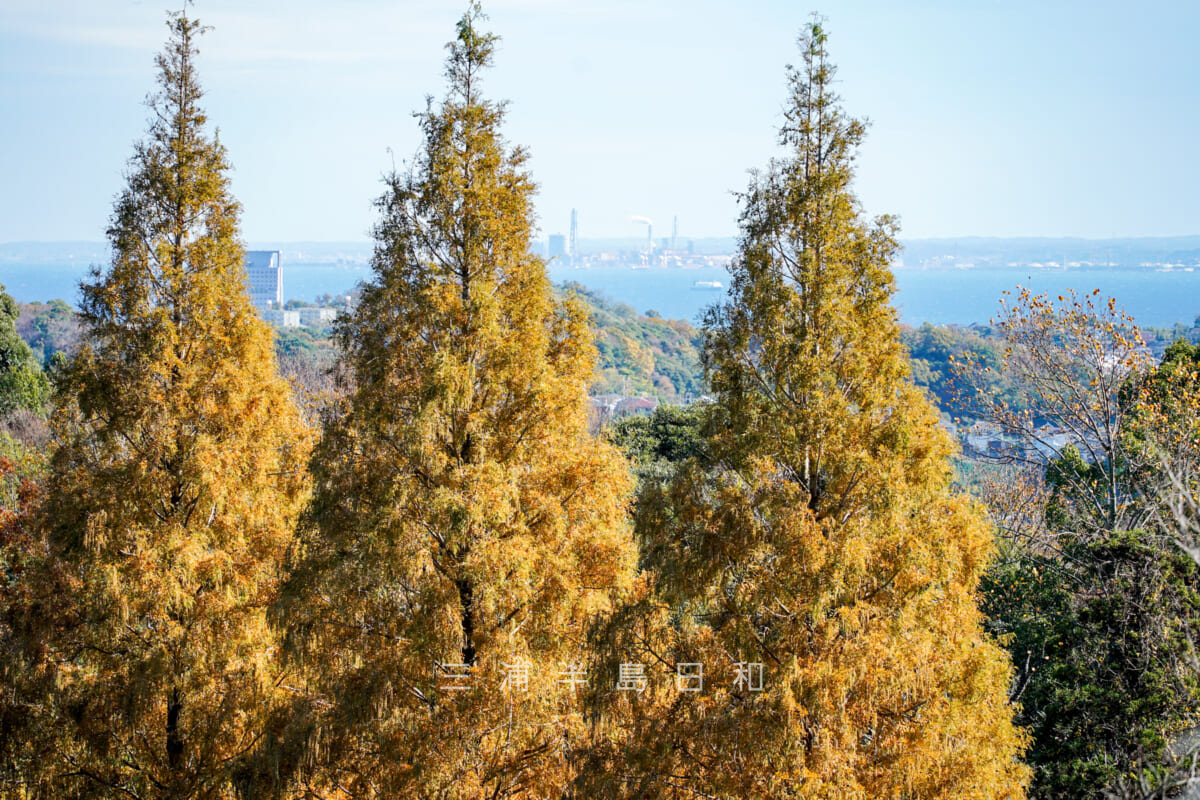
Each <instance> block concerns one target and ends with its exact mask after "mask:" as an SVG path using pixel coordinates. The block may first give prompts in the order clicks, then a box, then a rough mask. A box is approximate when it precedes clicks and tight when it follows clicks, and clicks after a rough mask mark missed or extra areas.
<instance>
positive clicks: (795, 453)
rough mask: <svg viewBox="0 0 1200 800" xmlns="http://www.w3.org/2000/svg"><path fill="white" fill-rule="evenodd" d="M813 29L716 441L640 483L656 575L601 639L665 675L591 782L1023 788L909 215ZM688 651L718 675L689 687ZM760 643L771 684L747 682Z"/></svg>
mask: <svg viewBox="0 0 1200 800" xmlns="http://www.w3.org/2000/svg"><path fill="white" fill-rule="evenodd" d="M802 47H803V56H804V64H803V66H802V67H800V68H799V69H796V70H793V71H792V73H791V79H792V98H793V102H792V105H791V106H790V107H789V109H788V111H787V117H786V122H785V125H784V128H783V131H782V133H781V139H782V141H783V143H784V144H785V145H787V146H788V147H789V148H791V156H790V157H789V158H788V159H786V160H782V161H779V162H775V163H773V164H772V165H771V166H770V168H769V169H768V170H767V171H766V172H764V173H760V174H758V175H756V177H755V180H754V182H753V184H752V185H751V188H750V190H749V192H748V193H747V194H746V195H745V196H744V197H743V201H744V212H743V216H742V231H743V241H742V247H741V253H740V255H739V257H738V259H737V260H736V262H735V264H734V267H733V272H734V281H733V287H732V300H731V302H730V303H729V304H727V305H725V306H723V307H721V308H718V309H717V310H715V311H713V312H712V313H710V315H709V317H708V319H707V322H706V327H707V339H706V349H705V363H706V366H707V369H708V375H709V379H710V381H711V383H712V387H713V389H714V391H715V393H716V394H717V396H718V399H717V402H716V404H715V405H714V406H713V408H712V409H711V413H710V418H709V421H708V436H709V447H708V458H707V459H706V460H704V461H692V462H690V463H688V464H686V465H685V466H684V467H683V468H682V469H680V470H679V471H678V473H677V474H676V475H675V477H674V478H673V479H672V480H671V481H669V482H665V483H663V484H658V485H656V484H651V485H650V486H648V487H647V488H646V490H645V492H644V493H643V496H642V498H641V500H640V503H639V513H638V519H637V529H638V532H639V534H640V537H641V540H642V542H643V546H644V550H645V560H646V562H647V564H648V566H649V567H650V572H649V574H648V579H647V582H646V585H645V587H644V589H643V591H642V593H641V595H640V604H639V605H633V606H631V607H629V608H628V609H626V610H625V611H624V612H623V613H622V615H620V616H618V617H617V618H616V619H615V620H614V621H613V623H612V624H611V625H610V626H609V627H608V629H607V631H606V632H605V635H604V636H603V637H602V638H601V639H600V644H601V646H602V647H603V648H604V651H605V652H607V653H609V654H611V655H610V660H612V659H614V658H618V657H619V658H621V659H623V660H628V661H633V662H637V661H640V662H644V663H646V664H647V665H653V666H652V667H651V669H653V671H654V673H655V678H654V680H652V681H651V688H649V689H647V691H646V692H645V693H644V694H642V695H640V696H639V697H636V698H632V697H625V698H621V699H618V700H615V701H609V702H613V703H616V705H615V707H614V709H613V710H610V712H609V714H608V716H607V719H608V721H609V722H608V726H609V727H608V730H607V732H608V734H609V736H610V743H609V744H608V745H607V746H606V747H597V748H596V749H595V751H594V753H593V758H594V764H593V769H592V770H591V772H590V778H589V786H588V789H589V792H590V793H589V794H588V796H605V797H610V796H611V797H644V796H654V797H660V798H667V797H670V798H675V797H678V798H683V797H719V798H735V797H736V798H774V797H805V798H839V800H844V798H902V797H903V798H914V797H920V798H936V797H942V798H956V799H961V798H1000V797H1021V796H1023V786H1024V784H1025V782H1026V780H1027V777H1028V776H1027V769H1026V768H1025V767H1024V766H1023V765H1021V764H1020V763H1019V761H1018V758H1019V756H1020V754H1021V751H1022V747H1023V737H1022V735H1021V734H1020V733H1019V732H1018V731H1017V730H1016V729H1015V727H1014V726H1013V724H1012V714H1013V709H1012V708H1011V707H1010V706H1009V704H1008V702H1007V696H1006V691H1005V690H1006V688H1007V686H1008V683H1009V679H1010V676H1011V666H1010V665H1009V663H1008V660H1007V657H1006V655H1005V654H1004V653H1003V651H1001V650H1000V649H999V648H998V647H997V646H996V644H995V643H994V642H993V641H991V640H989V638H988V637H987V636H986V635H985V634H984V632H983V629H982V619H981V615H980V612H979V610H978V608H977V606H976V597H975V592H976V587H977V583H978V580H979V577H980V574H981V571H982V570H983V569H984V567H985V566H986V564H987V562H988V559H989V558H990V557H991V551H992V540H991V531H990V530H989V528H988V525H987V524H986V522H985V521H984V516H983V512H982V511H981V509H980V508H979V507H978V505H977V504H976V503H974V502H972V501H971V500H969V499H968V498H966V497H964V496H961V495H957V494H955V493H954V492H953V491H952V489H951V486H950V478H951V473H950V464H949V457H950V455H951V454H952V445H951V442H950V440H949V437H948V436H947V435H946V434H945V433H944V432H943V431H942V430H941V429H940V427H939V426H938V420H937V416H936V414H935V412H934V410H933V409H932V407H931V406H930V404H929V403H928V401H926V400H925V399H924V397H923V396H922V395H921V393H920V392H919V391H918V390H917V389H916V388H915V387H914V386H913V385H912V383H911V382H910V380H909V377H908V370H907V366H906V359H905V354H904V352H903V348H902V346H901V344H900V340H899V332H898V328H897V324H896V313H895V311H894V309H893V308H892V306H891V304H890V299H891V295H892V292H893V279H892V276H891V274H890V272H889V269H888V265H889V262H890V260H891V258H892V256H893V254H894V253H895V251H896V249H897V247H898V245H897V243H896V241H895V238H894V234H895V230H896V226H895V223H894V221H893V220H891V219H890V218H887V217H883V218H880V219H878V220H876V221H875V222H874V223H873V224H868V223H866V222H864V221H863V220H862V219H861V212H860V211H859V209H858V204H857V200H856V199H855V197H854V195H853V193H852V191H851V188H850V184H851V179H852V158H853V151H854V148H855V147H856V146H857V145H858V143H859V141H860V140H861V138H862V135H863V131H864V128H863V125H862V124H861V123H860V122H858V121H855V120H852V119H849V118H847V117H846V116H845V115H844V114H843V112H842V111H841V109H840V107H839V106H838V104H837V98H836V97H835V96H834V95H833V94H832V90H831V85H832V79H833V67H832V66H831V65H830V64H829V63H828V61H827V53H826V49H825V33H824V31H823V29H822V27H821V25H820V24H819V23H818V22H815V21H814V23H813V24H812V25H811V26H810V27H809V28H807V29H806V31H805V35H804V37H803V40H802ZM690 662H699V663H703V664H704V665H705V672H706V681H705V685H706V687H711V688H706V689H705V691H703V692H700V693H695V694H693V695H684V694H682V693H680V692H678V691H677V689H676V684H675V678H676V674H677V672H678V670H679V665H680V664H681V663H690ZM750 663H761V664H762V665H763V670H764V676H765V681H764V684H765V685H764V687H763V691H761V692H751V691H749V690H748V688H747V687H746V686H745V684H742V685H740V686H739V684H738V681H737V672H738V664H743V665H745V664H750ZM597 702H598V704H599V706H600V707H601V708H603V707H604V705H605V702H606V700H605V698H602V697H601V698H597Z"/></svg>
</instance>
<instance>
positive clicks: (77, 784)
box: [42, 14, 309, 797]
mask: <svg viewBox="0 0 1200 800" xmlns="http://www.w3.org/2000/svg"><path fill="white" fill-rule="evenodd" d="M169 27H170V29H171V40H170V43H169V45H168V47H167V48H166V50H165V51H164V52H163V53H162V54H161V55H160V56H159V57H158V59H157V65H158V68H159V81H158V82H159V87H160V91H159V93H158V94H157V95H155V96H153V97H152V98H151V100H150V107H151V109H152V111H153V112H154V114H153V118H152V121H151V125H150V129H149V132H148V136H147V139H146V140H145V141H144V142H143V143H141V144H139V145H138V146H137V147H136V150H135V154H134V156H133V158H132V159H131V162H130V169H129V174H128V185H127V187H126V188H125V190H124V191H123V192H122V194H121V195H120V197H119V198H118V200H117V203H116V207H115V210H114V213H113V216H112V221H111V225H110V227H109V231H108V234H109V238H110V241H111V244H112V252H113V258H112V264H111V266H110V267H109V268H108V269H107V270H105V271H103V272H101V271H100V270H99V269H98V268H97V269H95V270H94V271H93V276H92V280H91V282H90V283H87V284H85V285H84V287H83V294H84V301H83V312H82V313H83V318H84V320H85V323H86V326H87V338H86V342H85V345H84V347H83V348H82V350H81V351H80V353H79V354H78V355H77V356H76V357H75V358H74V359H73V360H72V361H71V362H70V364H69V365H68V366H67V367H66V369H65V370H64V371H63V374H62V376H61V379H60V381H59V385H58V387H57V389H58V391H57V395H56V401H55V403H56V406H55V411H54V417H53V429H54V434H55V442H54V444H55V445H56V452H55V454H54V457H53V460H52V464H51V470H50V477H49V483H48V489H47V495H46V503H45V508H44V518H45V520H46V526H47V529H48V534H49V542H50V546H51V549H52V551H53V555H54V558H55V559H57V561H58V563H59V566H60V568H61V569H62V570H63V572H64V574H65V575H67V576H68V577H69V581H70V586H69V590H70V594H71V596H72V600H73V605H74V608H73V610H72V613H71V614H70V615H67V616H66V617H65V618H64V617H63V616H61V615H60V616H59V617H58V618H54V619H50V620H48V621H49V622H50V623H51V625H52V626H53V627H52V628H51V629H49V630H47V631H46V633H45V636H46V637H47V638H46V641H47V643H48V646H49V647H50V648H52V651H53V654H52V656H50V657H49V659H50V661H52V662H53V663H54V664H55V670H56V672H55V682H56V685H55V689H54V691H53V693H52V695H51V697H50V699H49V701H48V706H47V713H48V714H51V715H52V717H53V724H54V725H55V726H57V728H58V733H59V738H58V742H57V745H56V747H55V749H54V752H53V756H52V757H53V760H52V763H50V764H48V765H42V767H43V774H45V775H51V776H53V778H54V781H55V783H54V789H53V790H52V792H53V794H52V796H58V797H62V796H75V797H90V796H105V797H108V796H116V795H127V796H131V797H150V796H154V797H166V796H171V797H231V796H233V794H234V789H233V781H234V773H235V771H236V769H237V767H238V765H239V762H240V760H241V759H242V758H243V757H244V756H245V755H246V753H247V752H248V751H249V750H251V749H252V748H253V747H254V746H255V744H256V742H257V740H258V738H259V737H260V736H261V733H262V726H263V724H264V720H265V715H266V713H267V711H268V710H269V708H270V706H271V705H272V703H273V702H274V698H275V697H276V696H277V693H278V690H277V687H276V682H277V681H278V680H279V677H280V675H279V672H278V669H277V667H276V665H275V663H274V659H273V635H272V633H271V630H270V629H269V628H268V626H267V624H266V606H267V605H268V604H269V603H270V602H271V600H272V599H273V598H274V595H275V592H276V590H277V588H278V584H279V580H280V565H281V563H282V558H283V555H284V551H285V549H286V547H287V545H288V543H289V541H290V538H291V536H292V531H293V530H294V525H295V520H296V518H297V516H298V513H299V510H300V508H301V507H302V505H303V502H304V500H305V497H306V493H307V477H306V476H305V474H304V473H303V470H302V467H303V464H304V460H305V459H306V457H307V449H308V446H309V434H308V432H307V430H306V429H305V428H304V426H303V425H302V424H301V420H300V416H299V413H298V411H297V409H296V408H295V406H294V405H293V403H292V401H291V399H290V392H289V389H288V386H287V384H286V383H285V382H284V381H283V380H282V379H280V378H279V377H278V376H277V374H276V365H275V359H274V352H273V347H272V339H271V332H270V330H269V328H268V327H267V326H266V325H265V323H263V322H262V321H261V320H259V319H258V317H257V315H256V313H255V311H254V309H253V308H252V306H251V305H250V301H249V298H248V296H247V294H246V290H245V271H244V259H245V253H244V250H243V247H242V245H241V243H240V241H239V238H238V229H237V224H238V213H239V207H238V205H237V203H236V202H235V201H234V200H233V199H232V198H231V197H230V196H229V195H228V189H227V183H228V179H227V177H226V173H227V171H228V163H227V161H226V156H225V151H224V148H223V147H221V145H220V144H219V143H217V142H216V141H214V140H211V139H209V138H207V136H206V134H205V131H204V126H205V121H206V120H205V116H204V114H203V112H202V111H201V110H200V108H199V105H198V102H199V100H200V97H201V91H200V88H199V85H198V83H197V81H196V78H195V74H194V56H195V38H196V36H197V35H198V34H199V33H200V32H201V28H200V27H199V25H198V23H197V22H196V21H194V20H191V19H189V18H188V17H187V16H186V15H185V14H178V15H173V16H172V18H171V20H170V23H169Z"/></svg>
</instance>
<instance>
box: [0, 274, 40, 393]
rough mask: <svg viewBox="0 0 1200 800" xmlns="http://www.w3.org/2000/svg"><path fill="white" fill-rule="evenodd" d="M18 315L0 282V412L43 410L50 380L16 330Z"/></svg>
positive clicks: (15, 307) (15, 305) (15, 306)
mask: <svg viewBox="0 0 1200 800" xmlns="http://www.w3.org/2000/svg"><path fill="white" fill-rule="evenodd" d="M17 316H18V308H17V304H16V302H15V301H14V300H13V299H12V297H11V296H10V295H9V294H8V293H7V292H5V291H4V287H3V286H0V415H4V414H8V413H10V412H12V411H16V410H17V409H22V408H23V409H27V410H29V411H35V412H38V413H44V412H45V408H46V401H47V400H49V398H50V383H49V381H47V380H46V375H45V373H44V372H42V369H41V367H40V366H39V365H38V363H37V360H36V359H35V358H34V356H33V351H32V350H30V349H29V345H27V344H26V343H25V341H24V340H23V339H22V338H21V337H20V336H19V335H18V334H17Z"/></svg>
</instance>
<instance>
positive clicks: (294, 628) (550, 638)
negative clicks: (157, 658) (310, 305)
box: [271, 5, 635, 798]
mask: <svg viewBox="0 0 1200 800" xmlns="http://www.w3.org/2000/svg"><path fill="white" fill-rule="evenodd" d="M482 20H483V15H482V13H481V11H480V8H479V6H478V5H472V6H471V7H470V9H469V11H468V12H467V14H466V15H465V16H464V17H463V18H462V20H461V21H460V22H459V23H458V36H457V38H456V39H455V41H453V42H452V43H451V44H450V45H449V56H448V58H447V61H446V71H445V74H446V78H447V80H448V82H449V90H448V93H447V96H446V98H445V99H444V100H443V101H442V103H441V104H440V106H439V107H436V108H435V107H434V106H433V103H432V101H431V102H430V106H429V108H428V109H427V110H426V111H425V112H424V113H422V114H420V115H418V118H419V120H420V124H421V130H422V133H423V134H424V146H423V148H422V149H421V151H420V154H419V155H418V157H417V158H416V161H415V163H414V164H412V165H411V167H410V168H408V169H407V170H406V171H404V172H402V173H395V174H393V175H391V176H390V177H389V179H388V181H387V190H386V191H385V193H384V195H383V196H382V197H381V198H380V200H379V202H378V206H379V209H380V212H381V218H380V221H379V223H378V224H377V226H376V229H375V238H376V248H375V253H374V256H373V266H374V272H375V275H374V280H373V281H372V282H371V283H370V284H368V285H367V286H366V287H364V289H363V292H362V299H361V302H360V303H359V305H358V307H357V309H356V310H355V312H354V313H353V314H351V315H349V316H348V317H345V318H343V319H342V320H340V321H339V323H338V325H337V332H336V340H337V342H338V344H339V347H340V349H341V351H342V354H343V366H344V375H345V388H346V390H347V394H346V396H345V398H344V399H343V401H342V402H340V403H339V404H338V405H337V406H335V407H334V408H333V409H331V411H330V413H329V414H328V415H327V417H326V420H325V426H324V433H323V437H322V440H321V442H320V444H319V445H318V446H317V448H316V450H315V453H314V457H313V461H312V471H313V476H314V498H313V501H312V506H311V511H310V513H309V515H308V518H307V525H306V526H305V528H304V532H303V535H302V543H301V546H300V548H299V549H298V551H297V560H296V563H295V568H294V571H293V576H292V578H291V580H290V583H289V586H288V588H287V591H286V594H285V603H284V604H283V606H282V608H281V620H282V621H283V622H284V623H285V624H286V625H287V627H288V630H289V644H290V646H289V648H288V650H289V653H290V655H291V657H292V659H293V663H295V664H297V665H298V666H299V667H301V668H304V669H305V674H306V676H307V682H306V684H305V685H306V694H305V695H304V696H303V697H302V698H301V699H300V700H299V703H298V706H297V709H296V710H295V711H294V712H292V713H291V714H290V717H291V726H290V727H288V728H286V729H284V730H283V731H281V733H280V734H279V738H278V740H277V744H276V747H275V748H274V756H273V759H274V761H273V764H272V765H271V769H275V770H278V771H279V772H280V774H282V775H284V776H290V778H291V780H293V781H294V782H295V783H296V784H298V785H299V786H300V787H301V788H300V789H298V790H297V791H306V792H311V793H312V794H313V795H319V796H322V797H362V796H380V797H438V798H478V797H491V798H502V797H514V796H518V795H520V796H528V797H558V796H559V794H560V792H561V791H562V787H564V786H566V785H567V784H569V782H570V779H571V776H572V774H573V770H574V767H573V766H572V761H571V758H570V754H571V752H572V751H573V749H574V747H575V745H576V743H577V742H579V741H580V740H581V738H582V737H583V735H584V733H585V731H586V728H585V726H584V722H583V720H582V718H581V716H580V714H579V708H578V705H577V701H576V699H575V697H576V694H577V692H578V686H577V685H576V684H575V683H573V682H572V681H569V680H567V681H565V682H564V679H563V674H564V671H566V673H565V674H567V675H572V674H576V673H573V672H571V671H570V669H571V665H574V664H579V663H581V662H583V661H585V660H586V653H585V652H584V650H583V645H584V634H585V631H586V627H587V625H588V623H589V620H590V619H591V618H592V617H593V616H594V615H595V614H597V613H599V612H601V611H603V610H605V609H607V608H608V607H609V606H610V605H611V603H612V602H613V599H614V597H615V595H616V594H617V593H618V592H619V591H620V590H621V589H622V588H623V587H624V586H625V585H626V584H627V583H628V582H629V579H630V576H631V572H632V567H633V562H634V560H635V556H634V547H633V540H632V536H631V532H630V530H629V526H628V522H627V519H626V501H627V498H628V495H629V493H630V488H631V480H630V475H629V470H628V466H627V465H626V463H625V462H624V460H623V459H622V458H621V457H620V454H619V453H618V452H617V451H616V449H615V448H613V447H612V446H611V445H608V444H606V443H603V442H601V441H599V440H597V439H595V438H593V437H591V436H590V435H589V434H588V431H587V411H588V405H587V398H586V394H585V393H586V388H587V386H588V383H589V382H590V380H591V377H592V367H593V359H594V348H593V347H592V344H591V341H590V333H589V331H588V325H587V319H586V316H585V314H584V312H583V309H582V308H581V306H580V305H579V304H577V303H576V302H575V301H573V300H572V299H569V298H568V299H567V300H565V301H563V302H556V301H555V300H554V297H553V293H552V292H551V288H550V285H549V282H548V279H547V275H546V265H545V262H544V261H543V260H542V259H541V258H540V257H537V256H534V255H532V254H531V248H530V240H531V235H532V232H533V207H532V196H533V191H534V184H533V182H532V180H531V179H530V177H529V174H528V173H527V171H526V169H525V162H526V154H525V152H524V151H523V150H522V149H520V148H516V147H509V146H508V145H507V143H506V142H505V140H504V139H503V138H502V136H501V134H500V125H501V122H502V119H503V110H504V109H503V106H502V105H500V104H497V103H494V102H492V101H489V100H487V99H485V98H484V96H483V94H482V93H481V77H482V74H483V71H484V69H485V68H487V67H488V66H490V64H491V63H492V58H493V52H494V49H495V46H496V37H495V36H493V35H491V34H489V33H486V32H484V31H483V30H481V29H480V27H479V26H480V23H481V21H482ZM522 665H524V667H525V668H526V669H527V671H526V672H522V670H521V669H520V667H521V666H522Z"/></svg>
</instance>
